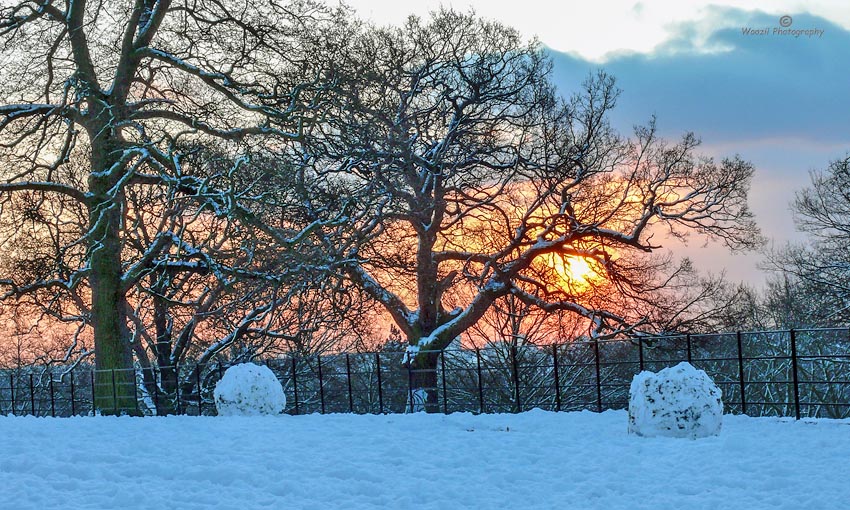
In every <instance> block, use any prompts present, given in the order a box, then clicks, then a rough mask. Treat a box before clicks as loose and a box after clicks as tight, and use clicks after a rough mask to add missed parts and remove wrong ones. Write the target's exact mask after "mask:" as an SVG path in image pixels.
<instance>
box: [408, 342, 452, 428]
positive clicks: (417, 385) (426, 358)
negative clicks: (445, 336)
mask: <svg viewBox="0 0 850 510" xmlns="http://www.w3.org/2000/svg"><path fill="white" fill-rule="evenodd" d="M439 359H440V353H439V352H424V353H421V354H418V355H416V356H415V357H414V358H413V362H412V363H411V364H410V394H409V395H408V402H407V411H414V412H415V411H422V410H424V411H425V412H426V413H439V412H440V403H439V401H438V398H437V388H438V384H437V383H438V377H437V362H438V361H439ZM411 397H412V402H411ZM443 398H445V395H444V396H443Z"/></svg>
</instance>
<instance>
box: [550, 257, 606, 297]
mask: <svg viewBox="0 0 850 510" xmlns="http://www.w3.org/2000/svg"><path fill="white" fill-rule="evenodd" d="M548 265H549V267H551V268H552V269H554V270H555V274H556V275H557V276H558V277H559V278H560V279H561V284H562V285H565V286H566V287H567V288H570V289H572V290H573V291H579V292H581V291H584V290H587V288H588V287H589V286H590V285H592V284H593V283H594V282H598V281H599V280H601V279H603V278H604V276H603V270H602V268H601V267H599V264H598V262H596V261H594V260H592V259H588V258H585V257H578V256H572V255H564V256H561V255H553V256H552V257H551V258H550V259H549V261H548Z"/></svg>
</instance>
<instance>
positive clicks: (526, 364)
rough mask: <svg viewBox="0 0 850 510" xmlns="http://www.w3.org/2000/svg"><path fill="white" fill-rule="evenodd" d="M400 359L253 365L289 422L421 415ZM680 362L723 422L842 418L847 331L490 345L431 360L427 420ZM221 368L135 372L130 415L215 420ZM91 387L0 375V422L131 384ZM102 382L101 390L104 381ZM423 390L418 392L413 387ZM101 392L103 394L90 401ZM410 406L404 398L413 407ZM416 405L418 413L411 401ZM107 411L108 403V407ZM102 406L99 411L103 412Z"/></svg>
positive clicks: (578, 398)
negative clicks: (727, 417)
mask: <svg viewBox="0 0 850 510" xmlns="http://www.w3.org/2000/svg"><path fill="white" fill-rule="evenodd" d="M403 357H404V353H403V352H401V351H386V350H385V351H382V352H371V353H342V354H329V355H322V356H311V357H288V358H275V359H267V360H255V362H258V363H261V364H265V365H267V366H268V367H269V368H270V369H271V370H272V372H274V374H275V375H276V376H277V377H278V379H279V380H280V381H281V383H282V385H283V387H284V389H285V392H286V397H287V402H288V404H287V409H286V412H287V413H288V414H307V413H316V412H318V413H340V412H342V413H402V412H409V411H410V410H411V408H413V409H419V408H421V407H422V403H421V400H422V399H421V398H416V397H419V394H418V393H417V389H416V388H413V387H412V384H411V382H412V381H413V378H414V377H413V376H414V373H415V370H412V369H410V368H409V367H408V366H406V365H404V364H403ZM680 361H688V362H690V363H691V364H693V365H694V366H696V367H697V368H700V369H703V370H705V371H706V372H707V373H708V375H709V376H711V377H712V379H713V380H714V381H715V382H716V383H717V385H718V386H719V387H720V388H721V389H722V391H723V401H724V403H725V406H726V409H725V412H727V413H742V414H748V415H751V416H794V417H796V418H800V417H804V416H817V417H830V418H846V417H850V330H848V329H811V330H796V331H795V330H784V331H761V332H743V333H741V332H739V333H723V334H700V335H675V336H664V337H646V338H642V339H631V340H609V341H599V342H571V343H563V344H556V345H548V346H534V345H525V346H519V347H517V346H512V345H510V344H491V345H489V346H488V347H486V348H482V349H458V350H447V351H445V352H443V353H442V355H441V356H440V357H439V361H438V363H437V367H436V369H434V371H436V375H437V377H436V381H437V383H436V386H435V387H434V388H426V390H428V391H430V392H432V393H433V394H435V395H436V403H434V402H433V401H432V402H431V403H430V404H428V405H429V406H430V407H431V409H430V410H431V411H437V412H443V413H452V412H458V411H468V412H474V413H496V412H519V411H524V410H528V409H531V408H535V407H537V408H542V409H547V410H553V411H568V410H582V409H589V410H593V411H602V410H605V409H622V408H625V407H627V405H628V388H629V384H630V382H631V379H632V377H633V376H634V375H635V374H636V373H638V372H640V371H642V370H652V371H657V370H660V369H662V368H664V367H667V366H672V365H675V364H677V363H679V362H680ZM228 366H229V365H228V363H226V362H220V363H219V362H216V363H210V364H206V365H196V364H191V363H187V364H184V365H180V366H174V367H157V368H153V369H141V368H138V369H136V370H135V371H134V372H135V380H136V384H134V385H133V386H134V388H133V392H134V393H135V397H136V398H135V399H133V400H131V401H134V402H135V405H134V406H132V407H127V405H125V404H126V403H125V402H122V400H121V398H118V397H116V398H114V399H113V401H112V402H111V404H112V405H113V406H114V409H113V410H114V411H118V412H126V413H128V414H141V415H162V414H191V415H198V414H203V415H210V414H215V404H214V402H213V390H214V389H215V384H216V382H217V381H218V380H219V379H220V378H221V376H222V374H223V373H224V371H225V370H226V369H227V367H228ZM109 375H112V376H113V377H108V376H107V377H105V378H101V377H98V378H95V377H94V371H93V370H92V369H91V368H90V367H89V366H85V365H78V366H76V367H74V368H73V369H72V368H70V367H62V366H50V367H44V366H23V367H16V368H12V369H0V414H16V415H37V416H71V415H80V414H89V413H91V410H92V395H94V394H95V386H94V384H95V381H96V380H97V381H99V382H98V383H97V384H101V385H106V386H111V393H112V394H113V395H123V394H125V393H124V392H122V391H121V390H122V388H120V387H119V386H120V385H122V384H132V382H129V383H128V382H126V381H128V380H129V381H132V378H131V377H124V376H123V375H122V374H120V373H118V374H117V377H116V372H112V373H111V374H109ZM110 381H111V382H110ZM419 390H420V391H421V389H419ZM99 393H100V394H103V392H99ZM411 397H413V398H411ZM417 402H418V403H417ZM108 404H109V403H107V405H108ZM101 407H102V408H103V406H101Z"/></svg>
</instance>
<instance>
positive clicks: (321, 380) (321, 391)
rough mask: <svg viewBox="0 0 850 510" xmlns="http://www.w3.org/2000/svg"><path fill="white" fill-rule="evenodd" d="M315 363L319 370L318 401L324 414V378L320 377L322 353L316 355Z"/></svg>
mask: <svg viewBox="0 0 850 510" xmlns="http://www.w3.org/2000/svg"><path fill="white" fill-rule="evenodd" d="M316 365H317V367H318V370H319V402H320V403H321V405H322V414H325V379H324V377H322V355H321V354H317V355H316Z"/></svg>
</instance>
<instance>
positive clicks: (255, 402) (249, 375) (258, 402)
mask: <svg viewBox="0 0 850 510" xmlns="http://www.w3.org/2000/svg"><path fill="white" fill-rule="evenodd" d="M214 396H215V408H216V410H218V414H219V416H255V415H258V414H280V413H281V412H283V408H284V407H286V395H284V393H283V387H281V385H280V381H278V380H277V377H275V375H274V373H273V372H272V371H271V370H269V367H266V366H261V365H255V364H253V363H242V364H240V365H233V366H232V367H230V368H228V369H227V371H226V372H224V377H222V378H221V380H220V381H219V382H218V384H216V385H215V392H214Z"/></svg>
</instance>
